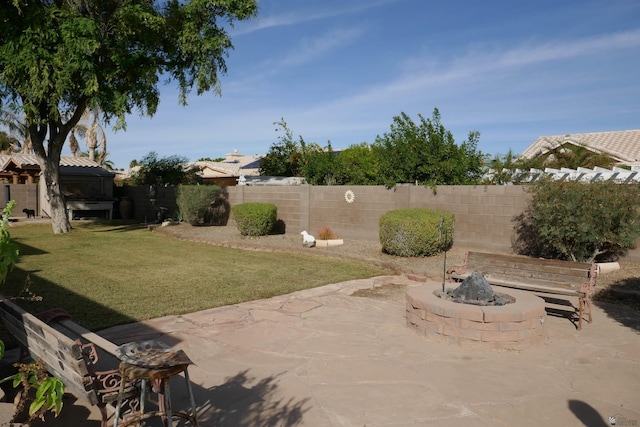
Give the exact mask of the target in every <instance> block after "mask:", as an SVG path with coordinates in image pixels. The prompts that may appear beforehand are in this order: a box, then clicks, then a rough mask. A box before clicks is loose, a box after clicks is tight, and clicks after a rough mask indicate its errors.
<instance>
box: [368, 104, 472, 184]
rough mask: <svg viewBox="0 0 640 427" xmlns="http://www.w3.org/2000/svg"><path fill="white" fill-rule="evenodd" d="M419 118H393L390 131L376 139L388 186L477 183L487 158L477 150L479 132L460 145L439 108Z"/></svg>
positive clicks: (379, 162)
mask: <svg viewBox="0 0 640 427" xmlns="http://www.w3.org/2000/svg"><path fill="white" fill-rule="evenodd" d="M418 118H419V119H420V121H419V122H418V123H415V122H414V121H413V120H412V119H411V118H410V117H409V116H408V115H407V114H406V113H401V114H400V115H399V116H396V117H394V118H393V123H392V124H391V130H390V131H389V132H387V133H385V134H384V135H382V136H378V137H376V140H375V143H374V144H373V150H374V152H375V153H376V158H377V160H378V167H379V173H380V176H381V177H382V179H383V180H384V183H385V185H386V186H388V187H393V186H394V185H396V184H398V183H411V184H413V183H416V184H424V185H429V186H435V185H464V184H476V183H478V182H479V180H480V177H481V176H482V163H483V157H484V156H483V155H482V152H481V151H479V150H478V149H477V144H478V140H479V139H480V133H478V132H476V131H471V132H469V136H468V138H467V140H466V141H464V142H463V143H462V144H460V145H457V144H456V142H455V140H454V138H453V134H452V133H451V132H450V131H448V130H447V129H446V128H445V127H444V126H443V125H442V123H441V122H440V112H439V111H438V109H437V108H435V109H434V110H433V114H432V116H431V118H425V117H423V116H422V115H418Z"/></svg>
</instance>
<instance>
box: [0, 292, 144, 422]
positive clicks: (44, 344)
mask: <svg viewBox="0 0 640 427" xmlns="http://www.w3.org/2000/svg"><path fill="white" fill-rule="evenodd" d="M0 314H1V315H2V318H3V320H4V326H5V328H6V330H7V332H9V333H10V334H11V335H12V336H13V337H14V338H15V339H16V340H17V341H18V342H19V344H20V346H21V347H22V350H23V352H28V354H29V355H30V356H31V358H32V359H33V360H38V359H39V360H41V361H42V362H43V364H44V365H45V367H46V368H47V371H48V372H49V373H50V374H51V375H53V376H55V377H57V378H59V379H60V380H62V382H63V383H64V385H65V390H66V391H69V392H71V393H73V394H74V395H75V396H76V397H79V398H82V399H85V400H86V401H88V402H90V403H91V404H92V405H96V406H98V408H99V410H100V413H101V415H102V424H101V426H102V427H107V424H108V414H107V405H110V404H111V405H115V403H116V401H117V398H118V391H119V387H120V381H121V379H122V376H121V375H120V373H119V372H118V369H117V367H118V364H119V360H118V359H117V358H116V356H115V349H116V347H117V346H116V345H115V344H113V343H112V342H110V341H108V340H106V339H104V338H102V337H100V336H99V335H97V334H94V333H92V332H90V331H89V330H87V329H85V328H83V327H82V326H80V325H78V324H76V323H74V322H72V321H71V320H69V318H68V315H65V312H64V311H62V310H51V311H49V312H45V313H42V315H40V316H38V317H36V316H34V315H33V314H30V313H27V312H26V311H24V310H23V309H22V308H20V307H18V306H17V305H15V304H13V303H12V302H9V301H7V300H6V299H5V300H3V301H1V302H0ZM138 395H139V390H138V389H137V387H136V386H135V384H134V383H133V382H128V384H126V395H125V397H127V399H128V401H127V408H128V409H129V410H131V411H133V410H135V408H136V407H137V406H138V404H139V403H138Z"/></svg>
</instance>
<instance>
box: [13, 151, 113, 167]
mask: <svg viewBox="0 0 640 427" xmlns="http://www.w3.org/2000/svg"><path fill="white" fill-rule="evenodd" d="M9 161H13V163H15V164H16V165H17V166H19V167H21V168H24V167H28V166H38V161H37V160H36V156H35V155H34V154H9V155H6V154H3V155H0V169H2V170H4V169H5V167H6V166H7V164H8V163H9ZM60 166H70V167H81V168H101V169H102V166H100V165H99V164H98V163H97V162H95V161H93V160H90V159H89V158H88V157H75V156H62V157H61V158H60Z"/></svg>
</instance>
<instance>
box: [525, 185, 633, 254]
mask: <svg viewBox="0 0 640 427" xmlns="http://www.w3.org/2000/svg"><path fill="white" fill-rule="evenodd" d="M528 191H529V192H530V193H531V194H532V197H531V199H530V201H529V204H528V206H527V209H526V210H525V212H524V213H523V214H521V215H519V216H517V217H516V218H515V221H516V226H515V230H516V240H515V241H514V244H513V246H514V249H515V250H516V252H518V253H521V254H523V255H530V256H535V257H544V258H555V259H563V260H571V261H580V262H585V261H586V262H591V261H611V260H615V259H617V258H619V257H620V256H621V255H623V254H624V253H625V252H626V251H627V250H628V249H629V248H632V247H633V245H634V242H635V240H636V239H637V238H638V236H640V184H637V183H635V184H621V183H616V182H612V181H599V182H590V183H583V182H575V181H555V180H553V179H550V178H549V179H544V180H541V181H539V182H537V183H536V184H534V185H532V186H531V187H529V190H528Z"/></svg>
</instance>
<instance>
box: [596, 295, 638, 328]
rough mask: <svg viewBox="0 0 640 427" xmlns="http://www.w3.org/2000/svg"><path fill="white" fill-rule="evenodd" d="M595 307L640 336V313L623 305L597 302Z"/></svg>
mask: <svg viewBox="0 0 640 427" xmlns="http://www.w3.org/2000/svg"><path fill="white" fill-rule="evenodd" d="M594 304H595V305H597V306H598V307H600V308H601V309H602V310H603V311H604V312H605V313H606V314H607V316H609V317H610V318H611V319H613V320H615V321H616V322H618V323H619V324H620V325H622V326H626V327H627V328H630V329H633V330H634V331H635V332H636V333H638V334H640V311H638V310H636V309H634V308H632V307H627V306H625V305H622V304H613V303H610V302H604V301H595V302H594Z"/></svg>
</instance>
